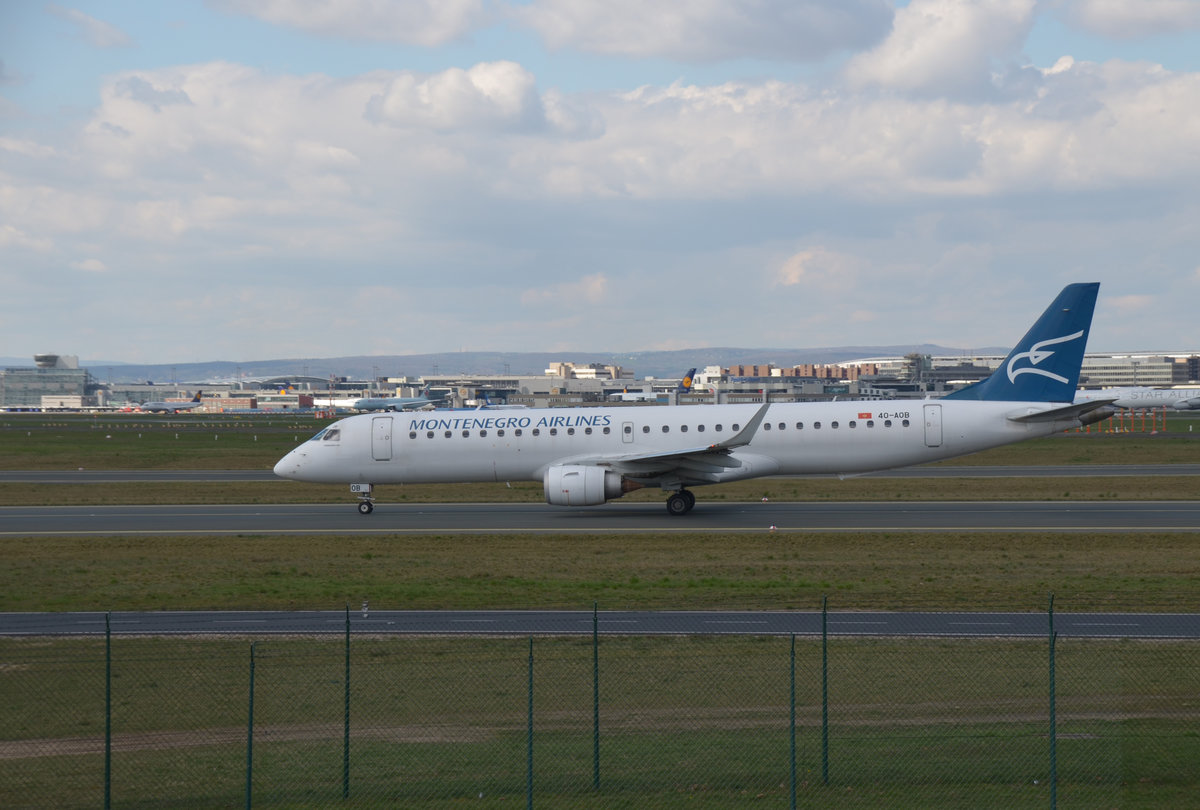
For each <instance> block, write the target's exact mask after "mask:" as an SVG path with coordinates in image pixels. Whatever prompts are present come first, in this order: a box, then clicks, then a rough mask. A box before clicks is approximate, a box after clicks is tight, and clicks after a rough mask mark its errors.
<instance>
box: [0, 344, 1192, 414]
mask: <svg viewBox="0 0 1200 810" xmlns="http://www.w3.org/2000/svg"><path fill="white" fill-rule="evenodd" d="M1003 361H1004V357H1003V356H1000V355H976V356H967V355H957V356H931V355H921V354H910V355H907V356H904V357H873V358H864V359H861V360H855V361H851V362H842V363H828V364H804V365H799V366H790V367H781V366H776V365H774V364H772V363H769V362H767V363H761V364H755V365H736V366H729V367H722V366H707V367H705V368H704V370H703V371H702V372H700V373H698V374H696V375H695V386H694V388H693V389H692V390H691V391H690V392H686V393H678V392H677V391H676V387H677V385H678V383H679V380H678V379H677V378H675V379H668V378H646V379H639V378H637V377H636V374H635V371H634V370H632V369H627V368H622V367H620V366H604V365H598V364H575V363H571V362H558V363H552V364H550V367H549V368H547V369H546V370H545V372H544V373H543V374H542V375H514V374H486V373H485V374H466V375H464V374H461V373H460V374H454V375H446V374H440V375H439V374H433V375H428V376H423V377H412V378H410V377H379V378H376V379H364V380H354V379H348V378H345V377H339V378H329V379H325V378H320V377H307V376H289V377H275V378H266V379H253V380H252V379H240V380H221V381H211V380H210V381H192V382H188V383H186V384H180V383H170V384H154V383H150V382H139V383H100V382H98V381H97V380H96V379H95V378H94V377H93V376H92V375H91V374H90V373H89V372H88V370H87V369H85V368H80V367H79V359H78V358H77V357H75V356H71V355H57V354H40V355H36V356H35V358H34V365H33V366H30V367H12V368H6V369H4V370H3V371H0V408H4V409H7V410H80V409H84V410H86V409H94V408H104V409H122V408H126V409H136V408H137V407H138V406H139V405H140V403H144V402H148V401H155V402H172V401H178V402H185V401H186V400H188V399H190V398H191V397H192V396H193V394H195V393H197V392H199V391H203V397H202V400H201V402H202V404H201V406H200V407H199V408H197V409H196V412H199V413H205V412H207V413H236V412H258V411H286V410H311V409H314V408H315V409H318V410H323V411H327V410H338V409H346V408H350V407H352V403H353V402H354V401H356V400H357V399H360V398H365V397H380V396H384V397H414V396H419V395H420V394H421V392H422V390H423V389H425V388H426V387H428V388H429V389H430V390H431V393H432V394H433V395H434V396H435V397H438V398H442V399H445V401H446V402H447V404H449V405H451V406H453V407H460V408H461V407H478V406H481V405H493V406H495V405H509V406H511V405H521V406H526V407H572V406H585V405H598V404H619V405H630V406H643V405H662V404H682V405H687V404H694V405H702V404H713V403H737V402H761V401H763V400H764V399H769V400H770V401H772V402H794V401H814V400H816V401H819V400H828V399H834V398H854V399H925V398H929V397H939V396H943V395H944V394H946V393H949V392H950V391H953V390H954V389H956V388H959V387H961V386H963V385H966V384H969V383H971V382H974V381H976V380H980V379H983V378H984V377H986V376H988V375H989V374H991V373H992V372H993V371H994V370H995V369H997V368H999V366H1000V364H1001V363H1002V362H1003ZM1197 384H1200V352H1154V353H1150V352H1147V353H1117V354H1101V353H1092V354H1088V355H1087V356H1086V357H1085V358H1084V364H1083V372H1082V374H1081V377H1080V386H1081V387H1085V388H1106V387H1113V386H1147V387H1154V388H1166V387H1171V386H1181V385H1197Z"/></svg>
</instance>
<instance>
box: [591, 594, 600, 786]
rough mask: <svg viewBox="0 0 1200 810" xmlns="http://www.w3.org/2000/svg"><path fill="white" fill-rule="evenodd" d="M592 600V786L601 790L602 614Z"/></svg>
mask: <svg viewBox="0 0 1200 810" xmlns="http://www.w3.org/2000/svg"><path fill="white" fill-rule="evenodd" d="M598 610H599V608H598V603H597V602H592V788H593V789H594V790H596V791H599V790H600V614H599V612H598Z"/></svg>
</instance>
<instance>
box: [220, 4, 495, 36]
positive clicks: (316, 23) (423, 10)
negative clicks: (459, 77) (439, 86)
mask: <svg viewBox="0 0 1200 810" xmlns="http://www.w3.org/2000/svg"><path fill="white" fill-rule="evenodd" d="M213 5H214V6H215V7H216V8H219V9H221V10H222V11H226V12H229V13H234V14H243V15H246V16H251V17H257V18H258V19H261V20H265V21H266V22H270V23H274V24H277V25H287V26H290V27H292V28H298V29H300V30H302V31H307V32H309V33H312V34H317V35H320V36H336V37H340V38H343V39H349V40H366V41H373V42H401V43H405V44H410V45H423V46H426V47H433V46H437V45H444V44H446V43H448V42H453V41H455V40H459V39H462V38H463V37H465V36H466V35H467V34H469V33H470V32H471V31H473V30H475V29H476V28H479V27H481V26H483V25H485V24H487V23H488V22H490V15H489V14H488V13H487V12H485V10H484V6H483V2H482V0H404V2H381V0H213Z"/></svg>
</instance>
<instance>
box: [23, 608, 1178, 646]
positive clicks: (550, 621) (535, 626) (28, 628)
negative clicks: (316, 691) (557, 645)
mask: <svg viewBox="0 0 1200 810" xmlns="http://www.w3.org/2000/svg"><path fill="white" fill-rule="evenodd" d="M105 618H106V617H105V614H103V613H3V614H0V635H2V636H59V635H62V636H77V635H91V636H95V635H101V634H103V633H104V632H105ZM108 621H109V623H110V627H111V631H112V633H113V635H210V634H216V635H247V636H264V635H285V634H293V635H300V634H304V635H313V634H340V633H345V631H346V621H347V615H346V613H345V612H343V611H198V612H193V611H163V612H117V613H112V614H111V615H110V616H109V617H108ZM349 621H350V632H351V633H352V634H354V633H358V634H361V633H371V634H387V635H500V636H529V635H588V634H591V633H592V632H593V614H592V613H591V612H588V611H480V610H474V611H462V610H444V611H435V610H428V611H427V610H418V611H404V610H383V611H373V610H367V611H362V610H360V609H354V610H351V611H350V614H349ZM821 625H822V615H821V614H820V613H819V612H781V611H764V612H719V611H685V612H678V611H653V612H642V611H617V612H609V611H605V612H601V613H598V614H596V617H595V629H596V632H598V633H599V634H601V635H608V636H612V635H789V634H792V633H795V634H796V635H802V636H819V635H821ZM827 626H828V630H829V634H830V635H835V636H905V637H911V636H932V637H979V638H983V637H988V638H991V637H1013V638H1048V637H1049V632H1050V624H1049V616H1048V615H1047V614H1046V613H889V612H871V613H838V612H830V613H829V614H827ZM1054 631H1055V633H1056V634H1057V635H1058V637H1060V638H1184V639H1195V638H1200V614H1130V613H1055V615H1054Z"/></svg>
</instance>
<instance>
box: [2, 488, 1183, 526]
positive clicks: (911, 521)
mask: <svg viewBox="0 0 1200 810" xmlns="http://www.w3.org/2000/svg"><path fill="white" fill-rule="evenodd" d="M730 531H776V532H805V531H837V532H861V531H922V532H945V531H1005V532H1014V531H1016V532H1038V531H1106V532H1112V531H1121V532H1145V531H1172V532H1200V502H1198V501H1151V502H1147V501H1087V502H1079V501H1057V502H1044V501H1027V502H1010V501H976V502H948V501H947V502H899V503H880V502H867V503H858V502H840V503H783V502H766V503H759V502H749V503H726V502H720V501H712V502H705V501H703V500H701V501H699V502H698V503H697V504H696V508H695V509H694V510H692V512H690V513H689V514H687V515H685V516H683V517H672V516H671V515H668V514H667V511H666V508H665V507H664V506H663V505H662V504H659V503H624V504H623V503H610V504H606V505H604V506H597V507H587V508H572V507H553V506H548V505H545V504H480V503H459V504H398V503H377V504H376V508H375V511H374V512H373V513H372V514H370V515H360V514H359V513H358V511H357V509H356V508H355V504H354V501H353V500H351V499H350V496H349V493H347V502H346V503H345V504H281V505H270V504H254V505H230V504H224V505H182V506H181V505H158V506H9V507H0V536H9V537H12V536H45V535H75V536H89V535H123V536H137V535H222V534H259V535H267V534H339V535H363V534H414V533H430V532H437V533H475V534H478V533H484V534H499V533H514V532H519V533H576V532H589V533H596V532H668V533H685V534H695V533H700V532H730Z"/></svg>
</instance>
